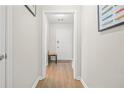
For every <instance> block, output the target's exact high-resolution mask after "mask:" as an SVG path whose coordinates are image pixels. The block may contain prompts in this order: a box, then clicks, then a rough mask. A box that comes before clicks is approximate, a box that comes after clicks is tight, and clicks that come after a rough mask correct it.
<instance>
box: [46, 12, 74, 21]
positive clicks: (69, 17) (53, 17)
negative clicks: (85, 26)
mask: <svg viewBox="0 0 124 93" xmlns="http://www.w3.org/2000/svg"><path fill="white" fill-rule="evenodd" d="M47 18H48V21H49V23H73V21H74V18H73V14H70V13H47Z"/></svg>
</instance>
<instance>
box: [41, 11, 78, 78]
mask: <svg viewBox="0 0 124 93" xmlns="http://www.w3.org/2000/svg"><path fill="white" fill-rule="evenodd" d="M42 18H43V20H42V22H43V25H42V33H41V35H42V36H41V37H42V43H41V47H42V51H41V56H42V57H41V66H42V67H41V68H42V69H41V80H42V79H45V78H46V73H47V72H46V71H47V66H48V53H49V51H53V52H55V53H56V54H57V62H58V63H59V62H61V63H62V62H64V61H65V60H66V62H71V63H72V64H71V68H72V71H73V73H72V77H73V79H75V80H79V78H78V76H77V75H78V74H77V73H78V71H77V69H78V65H77V64H78V61H77V56H78V54H77V50H78V49H77V40H78V39H77V37H78V36H77V35H78V31H77V30H78V29H77V12H76V11H42ZM53 22H54V24H53ZM65 29H66V30H65ZM50 30H52V31H50ZM52 36H53V37H52ZM48 41H49V43H48ZM49 44H50V45H49ZM51 60H54V58H53V57H52V58H51ZM63 60H64V61H63Z"/></svg>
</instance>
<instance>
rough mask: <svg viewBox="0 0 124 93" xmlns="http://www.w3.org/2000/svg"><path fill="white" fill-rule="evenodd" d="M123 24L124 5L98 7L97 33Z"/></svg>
mask: <svg viewBox="0 0 124 93" xmlns="http://www.w3.org/2000/svg"><path fill="white" fill-rule="evenodd" d="M122 24H124V5H99V6H98V30H99V32H101V31H105V30H107V29H110V28H113V27H116V26H119V25H122Z"/></svg>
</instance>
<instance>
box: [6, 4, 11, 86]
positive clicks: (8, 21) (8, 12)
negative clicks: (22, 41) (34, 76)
mask: <svg viewBox="0 0 124 93" xmlns="http://www.w3.org/2000/svg"><path fill="white" fill-rule="evenodd" d="M5 9H6V10H5V12H6V14H5V17H6V23H5V25H6V55H7V59H6V78H5V79H6V84H5V87H6V88H12V87H13V6H11V5H10V6H5Z"/></svg>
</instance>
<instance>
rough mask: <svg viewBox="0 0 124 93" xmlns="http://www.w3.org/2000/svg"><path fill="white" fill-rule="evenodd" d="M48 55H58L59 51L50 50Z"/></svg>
mask: <svg viewBox="0 0 124 93" xmlns="http://www.w3.org/2000/svg"><path fill="white" fill-rule="evenodd" d="M48 55H49V56H52V55H57V53H56V52H48Z"/></svg>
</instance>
